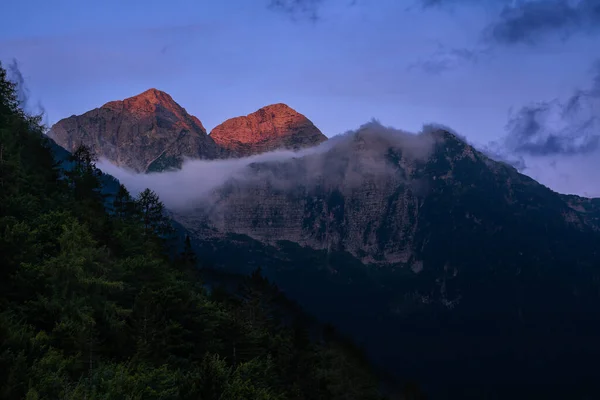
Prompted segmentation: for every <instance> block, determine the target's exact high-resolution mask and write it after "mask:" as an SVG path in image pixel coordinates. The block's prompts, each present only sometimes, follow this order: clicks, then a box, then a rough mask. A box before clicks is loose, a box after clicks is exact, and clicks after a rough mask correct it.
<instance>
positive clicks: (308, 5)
mask: <svg viewBox="0 0 600 400" xmlns="http://www.w3.org/2000/svg"><path fill="white" fill-rule="evenodd" d="M323 1H324V0H270V2H269V6H268V7H269V8H270V9H271V10H273V11H277V12H281V13H284V14H287V15H289V16H290V17H292V18H293V19H308V20H310V21H313V22H315V21H317V20H318V19H319V9H320V7H321V6H322V4H323Z"/></svg>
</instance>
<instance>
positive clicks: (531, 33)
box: [486, 0, 600, 44]
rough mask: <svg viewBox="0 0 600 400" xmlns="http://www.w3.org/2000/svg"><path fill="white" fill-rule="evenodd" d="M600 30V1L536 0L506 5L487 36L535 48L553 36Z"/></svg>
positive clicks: (567, 35)
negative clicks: (547, 37) (554, 34)
mask: <svg viewBox="0 0 600 400" xmlns="http://www.w3.org/2000/svg"><path fill="white" fill-rule="evenodd" d="M597 29H600V1H598V0H578V1H570V0H534V1H519V2H516V3H514V4H511V5H506V6H504V8H503V9H502V11H501V12H500V15H499V16H498V19H497V20H496V21H495V22H494V23H493V24H492V25H490V26H489V27H488V29H487V32H486V34H487V36H488V37H489V38H490V39H492V40H494V41H496V42H498V43H502V44H517V43H529V44H534V43H535V42H536V41H538V40H539V39H541V38H543V37H544V36H547V35H549V34H553V33H557V34H559V35H560V36H561V37H563V38H567V37H569V36H571V35H572V34H574V33H575V32H581V31H592V30H597Z"/></svg>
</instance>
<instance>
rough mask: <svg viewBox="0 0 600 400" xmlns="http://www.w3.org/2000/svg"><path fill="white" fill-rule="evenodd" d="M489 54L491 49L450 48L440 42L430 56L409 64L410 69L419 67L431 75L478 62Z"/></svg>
mask: <svg viewBox="0 0 600 400" xmlns="http://www.w3.org/2000/svg"><path fill="white" fill-rule="evenodd" d="M487 55H489V49H467V48H448V47H446V46H444V45H442V44H440V43H438V48H437V50H436V51H435V52H433V53H432V54H431V55H430V56H429V57H428V58H422V59H419V60H417V61H416V62H414V63H412V64H410V65H409V66H408V69H409V70H414V69H419V70H422V71H424V72H426V73H428V74H431V75H441V74H443V73H444V72H447V71H450V70H453V69H456V68H459V67H462V66H464V65H465V64H469V63H477V62H478V61H479V60H480V59H481V58H482V57H485V56H487Z"/></svg>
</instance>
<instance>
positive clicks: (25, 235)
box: [0, 66, 380, 400]
mask: <svg viewBox="0 0 600 400" xmlns="http://www.w3.org/2000/svg"><path fill="white" fill-rule="evenodd" d="M39 122H40V121H39V119H38V118H35V117H30V116H28V115H26V114H25V113H24V112H23V110H22V109H21V108H20V105H19V103H18V101H17V100H16V95H15V87H14V85H13V84H12V83H11V82H9V81H8V80H7V77H6V71H5V70H4V69H2V68H1V66H0V207H1V208H0V266H1V267H0V398H2V399H23V398H25V399H28V400H29V399H59V398H60V399H84V398H85V399H100V398H102V399H125V398H127V399H203V400H204V399H220V400H226V399H231V400H234V399H235V400H238V399H248V400H250V399H378V398H380V395H379V394H378V390H377V384H376V381H375V380H374V378H373V376H372V375H371V373H370V372H369V369H368V367H367V366H366V365H365V363H364V362H363V361H362V357H361V356H360V355H359V354H358V352H357V351H356V350H355V349H354V348H353V347H352V346H351V345H348V344H343V342H341V341H339V340H336V339H334V337H332V336H331V335H327V334H325V335H321V337H320V338H318V340H314V341H311V340H309V339H308V337H307V333H306V331H305V330H304V329H303V328H302V327H300V326H298V324H293V323H290V322H289V321H286V318H284V317H282V316H281V315H278V313H277V312H276V310H278V309H279V308H278V307H275V306H274V303H276V302H277V301H279V300H278V299H279V298H281V295H280V294H278V291H277V290H276V289H275V288H273V286H271V285H270V284H269V283H268V282H266V281H265V280H264V278H262V277H261V276H260V275H259V274H254V275H253V276H252V277H249V278H245V279H243V280H242V283H243V284H242V286H241V287H240V289H239V290H238V291H237V292H236V293H233V294H231V293H227V292H223V291H220V290H214V291H212V292H211V293H207V292H206V291H205V290H204V289H203V286H202V283H201V282H200V280H199V279H198V276H197V271H196V269H195V259H194V254H193V252H191V251H190V246H189V243H188V245H187V246H185V250H184V252H183V253H182V254H180V255H179V256H178V257H176V259H175V260H173V259H171V258H169V257H168V256H167V249H166V247H165V242H164V239H162V237H164V236H165V233H166V232H167V231H168V230H169V223H168V220H166V219H165V217H164V215H163V213H162V204H161V203H160V201H159V200H158V198H157V197H156V196H155V195H154V193H152V192H151V191H146V192H144V193H142V194H141V195H140V196H139V197H138V198H135V199H134V198H132V197H131V196H130V195H129V194H128V193H127V191H126V190H125V188H124V187H121V188H120V190H119V191H118V193H117V195H116V196H114V198H111V199H109V200H110V201H107V199H106V198H105V197H104V196H103V195H102V191H101V185H102V184H101V182H103V181H104V182H106V180H103V179H102V173H101V172H100V171H99V170H98V169H97V168H96V167H95V165H94V159H93V156H92V154H90V152H89V151H88V150H87V149H86V148H85V147H81V148H79V149H78V150H77V151H75V153H74V154H73V155H72V156H70V157H69V160H68V161H69V163H70V167H69V168H68V169H66V170H65V169H61V166H60V162H57V161H56V160H55V158H54V157H53V153H52V150H51V148H50V146H51V142H50V141H49V140H48V139H47V138H45V137H44V135H43V131H42V127H41V126H40V124H39ZM64 156H65V157H66V155H64ZM107 203H109V204H110V205H111V207H110V209H109V210H107V209H106V205H107ZM284 321H285V322H286V323H284Z"/></svg>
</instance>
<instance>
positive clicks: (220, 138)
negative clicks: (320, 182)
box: [210, 104, 327, 157]
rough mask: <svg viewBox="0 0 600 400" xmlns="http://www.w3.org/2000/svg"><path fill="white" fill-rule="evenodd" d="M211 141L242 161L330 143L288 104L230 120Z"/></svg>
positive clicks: (217, 131) (214, 130)
mask: <svg viewBox="0 0 600 400" xmlns="http://www.w3.org/2000/svg"><path fill="white" fill-rule="evenodd" d="M210 137H211V138H212V139H213V140H214V141H215V142H216V143H217V144H218V145H219V146H221V147H222V148H224V149H227V150H228V151H230V152H231V154H232V155H235V156H238V157H244V156H249V155H253V154H259V153H265V152H268V151H273V150H276V149H290V150H299V149H302V148H305V147H311V146H316V145H318V144H320V143H322V142H324V141H325V140H327V137H326V136H325V135H323V133H321V131H320V130H319V129H318V128H317V127H316V126H314V125H313V123H312V122H311V121H310V120H309V119H308V118H306V117H305V116H304V115H302V114H300V113H298V112H296V111H295V110H293V109H292V108H290V107H288V106H287V105H285V104H273V105H269V106H266V107H263V108H261V109H260V110H258V111H256V112H253V113H252V114H249V115H247V116H245V117H236V118H232V119H229V120H227V121H225V122H223V123H222V124H221V125H218V126H217V127H215V128H214V129H213V130H212V131H211V132H210Z"/></svg>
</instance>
